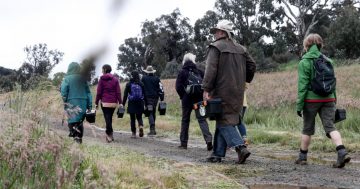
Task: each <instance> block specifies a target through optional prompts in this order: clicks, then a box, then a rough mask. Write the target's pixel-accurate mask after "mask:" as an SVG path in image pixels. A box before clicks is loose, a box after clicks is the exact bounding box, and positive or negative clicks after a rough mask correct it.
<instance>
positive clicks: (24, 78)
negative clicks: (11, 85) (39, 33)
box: [17, 43, 64, 90]
mask: <svg viewBox="0 0 360 189" xmlns="http://www.w3.org/2000/svg"><path fill="white" fill-rule="evenodd" d="M24 51H25V53H26V59H25V61H24V63H23V64H22V66H21V67H20V68H19V70H17V81H18V82H19V83H20V84H21V85H22V88H23V89H25V90H26V89H31V88H35V87H36V85H37V84H38V83H39V81H41V80H44V79H47V78H48V76H49V73H50V71H51V70H52V69H53V68H54V66H55V65H57V64H58V63H59V62H61V60H62V57H63V55H64V53H62V52H60V51H58V50H56V49H55V50H49V49H48V47H47V44H44V43H39V44H35V45H33V46H27V47H25V48H24Z"/></svg>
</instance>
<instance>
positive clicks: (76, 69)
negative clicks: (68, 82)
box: [66, 62, 80, 75]
mask: <svg viewBox="0 0 360 189" xmlns="http://www.w3.org/2000/svg"><path fill="white" fill-rule="evenodd" d="M79 73H80V64H79V63H77V62H71V63H70V65H69V67H68V70H67V73H66V75H73V74H79Z"/></svg>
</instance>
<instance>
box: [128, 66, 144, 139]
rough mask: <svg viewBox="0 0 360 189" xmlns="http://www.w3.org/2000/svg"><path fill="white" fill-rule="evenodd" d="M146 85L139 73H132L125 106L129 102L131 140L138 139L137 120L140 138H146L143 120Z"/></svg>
mask: <svg viewBox="0 0 360 189" xmlns="http://www.w3.org/2000/svg"><path fill="white" fill-rule="evenodd" d="M144 96H145V89H144V84H143V83H141V81H140V76H139V72H137V71H132V72H131V79H130V81H129V82H128V83H127V84H126V86H125V91H124V98H123V106H125V104H126V101H127V100H129V102H128V108H127V112H128V113H129V114H130V126H131V132H132V135H131V138H136V124H135V119H136V120H137V121H138V125H139V137H143V136H144V128H143V126H144V124H143V120H142V113H143V112H144Z"/></svg>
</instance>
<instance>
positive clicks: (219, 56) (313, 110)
mask: <svg viewBox="0 0 360 189" xmlns="http://www.w3.org/2000/svg"><path fill="white" fill-rule="evenodd" d="M232 28H233V24H232V23H231V22H230V21H228V20H221V21H219V22H218V24H217V26H216V27H214V28H212V29H211V30H210V32H211V33H212V34H213V35H214V37H215V41H214V42H213V43H211V44H210V45H209V47H208V51H207V57H206V68H205V70H204V71H203V70H200V69H198V67H197V65H196V61H195V59H196V57H195V55H194V54H192V53H187V54H185V56H184V58H183V62H182V64H183V66H182V69H181V71H180V72H179V74H178V77H177V79H176V86H175V88H176V91H177V93H178V95H179V97H180V99H181V108H182V118H181V131H180V145H179V148H180V149H187V148H188V139H189V124H190V117H191V112H192V110H193V105H194V104H195V103H198V102H201V101H207V100H210V99H221V109H222V114H221V116H217V117H216V119H215V121H216V128H215V132H214V136H213V135H212V134H211V132H210V130H209V126H208V123H207V120H206V118H205V117H204V116H196V118H197V121H198V123H199V126H200V129H201V131H202V134H203V137H204V140H205V143H206V146H207V150H208V151H212V153H211V155H210V157H208V158H207V161H208V162H211V163H215V162H221V161H222V159H223V158H224V157H225V155H226V151H227V149H228V148H233V149H235V151H236V153H237V163H239V164H242V163H244V162H245V161H246V159H247V158H248V157H249V156H250V154H251V153H250V152H249V150H248V149H247V138H246V135H247V134H246V128H245V125H244V123H243V116H244V113H245V110H246V106H247V105H246V104H247V103H246V95H245V90H246V88H247V87H248V85H249V83H251V81H252V80H253V78H254V75H255V71H256V64H255V61H254V60H253V58H252V57H251V56H250V54H249V52H248V50H247V49H246V48H245V47H243V46H242V45H239V44H237V43H236V42H235V41H234V39H233V36H234V33H233V30H232ZM322 46H323V41H322V39H321V37H320V36H319V35H318V34H310V35H309V36H307V37H306V38H305V39H304V50H305V54H304V56H303V57H302V60H301V61H300V63H299V68H298V76H299V78H298V99H297V102H296V104H297V114H298V115H299V116H300V117H302V118H303V119H304V125H303V131H302V135H301V146H300V153H299V157H298V159H297V160H296V161H295V163H296V164H301V165H305V164H307V153H308V147H309V145H310V140H311V136H312V135H313V134H314V131H315V130H314V128H315V117H316V115H317V114H319V116H320V118H321V121H322V124H323V127H324V129H325V132H326V133H327V135H328V136H329V137H330V138H331V139H332V141H333V143H334V144H335V145H336V150H337V152H338V158H337V162H336V163H335V164H334V165H333V167H336V168H342V167H344V166H345V164H346V163H348V162H350V159H351V158H350V157H348V152H347V150H346V148H345V146H344V145H343V143H342V140H341V135H340V133H339V132H338V131H337V130H336V128H335V125H334V115H335V105H336V90H335V89H332V91H331V92H330V93H327V95H325V96H324V95H318V94H317V93H316V92H315V90H314V89H313V88H311V82H312V80H313V79H314V77H315V76H314V67H313V66H312V64H313V62H314V60H316V59H318V58H319V57H320V58H322V57H325V56H323V55H322V54H321V53H320V50H321V48H322ZM326 61H328V62H330V63H332V61H331V60H330V59H328V58H326ZM79 71H80V66H79V64H78V63H71V64H70V65H69V68H68V72H67V75H66V77H65V78H64V81H63V82H62V85H61V95H62V97H63V100H64V102H65V110H66V111H67V113H68V115H69V119H68V126H69V129H70V134H69V135H70V136H72V137H74V140H75V141H77V142H79V143H81V141H82V135H83V125H82V122H83V120H84V114H85V112H86V110H90V109H91V108H92V98H91V93H90V89H89V86H88V84H87V82H86V81H85V80H84V79H83V78H82V77H81V76H80V75H79ZM102 71H103V75H102V76H101V77H100V81H99V84H98V87H97V94H96V100H95V106H96V109H98V106H99V105H100V106H101V109H102V112H103V114H104V118H105V123H106V140H107V141H108V142H111V141H113V140H114V137H113V129H112V117H113V114H114V112H115V109H116V107H118V106H119V107H121V108H123V107H124V106H125V103H126V102H127V101H128V107H127V112H128V113H129V114H130V126H131V132H132V135H131V137H132V138H136V136H137V127H136V121H137V123H138V134H139V137H143V136H144V124H143V120H142V114H143V113H144V112H146V114H147V116H148V119H149V126H150V132H149V133H148V135H149V136H153V135H156V130H155V120H156V109H157V108H156V107H157V104H158V101H159V99H160V101H164V89H163V86H162V84H161V82H160V79H159V78H158V77H157V76H155V75H154V73H155V72H156V70H154V69H153V67H152V66H148V67H147V68H146V69H145V70H143V71H144V73H145V75H144V76H143V77H142V78H140V74H139V72H137V71H133V72H131V78H130V81H129V82H128V83H127V84H126V86H125V90H124V96H123V98H121V89H120V85H119V79H118V78H117V77H115V76H114V75H112V74H111V73H110V72H111V66H109V65H104V66H103V68H102ZM193 80H197V82H198V83H197V84H199V82H200V83H201V87H200V88H196V87H195V86H194V85H192V86H189V85H190V83H193V82H195V83H196V81H193ZM199 91H200V92H199ZM74 107H77V108H74ZM74 111H75V112H74ZM76 111H77V112H76Z"/></svg>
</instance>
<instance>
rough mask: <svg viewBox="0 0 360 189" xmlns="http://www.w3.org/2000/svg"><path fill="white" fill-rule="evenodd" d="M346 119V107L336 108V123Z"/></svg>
mask: <svg viewBox="0 0 360 189" xmlns="http://www.w3.org/2000/svg"><path fill="white" fill-rule="evenodd" d="M345 119H346V110H345V109H336V111H335V121H334V123H337V122H340V121H343V120H345Z"/></svg>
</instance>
